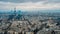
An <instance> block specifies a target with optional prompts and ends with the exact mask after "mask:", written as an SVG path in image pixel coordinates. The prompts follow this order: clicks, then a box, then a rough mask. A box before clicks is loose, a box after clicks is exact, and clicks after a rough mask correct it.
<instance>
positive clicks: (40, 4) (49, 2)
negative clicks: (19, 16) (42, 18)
mask: <svg viewBox="0 0 60 34" xmlns="http://www.w3.org/2000/svg"><path fill="white" fill-rule="evenodd" d="M15 7H16V9H22V10H33V9H60V0H0V10H10V9H14V8H15Z"/></svg>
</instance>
